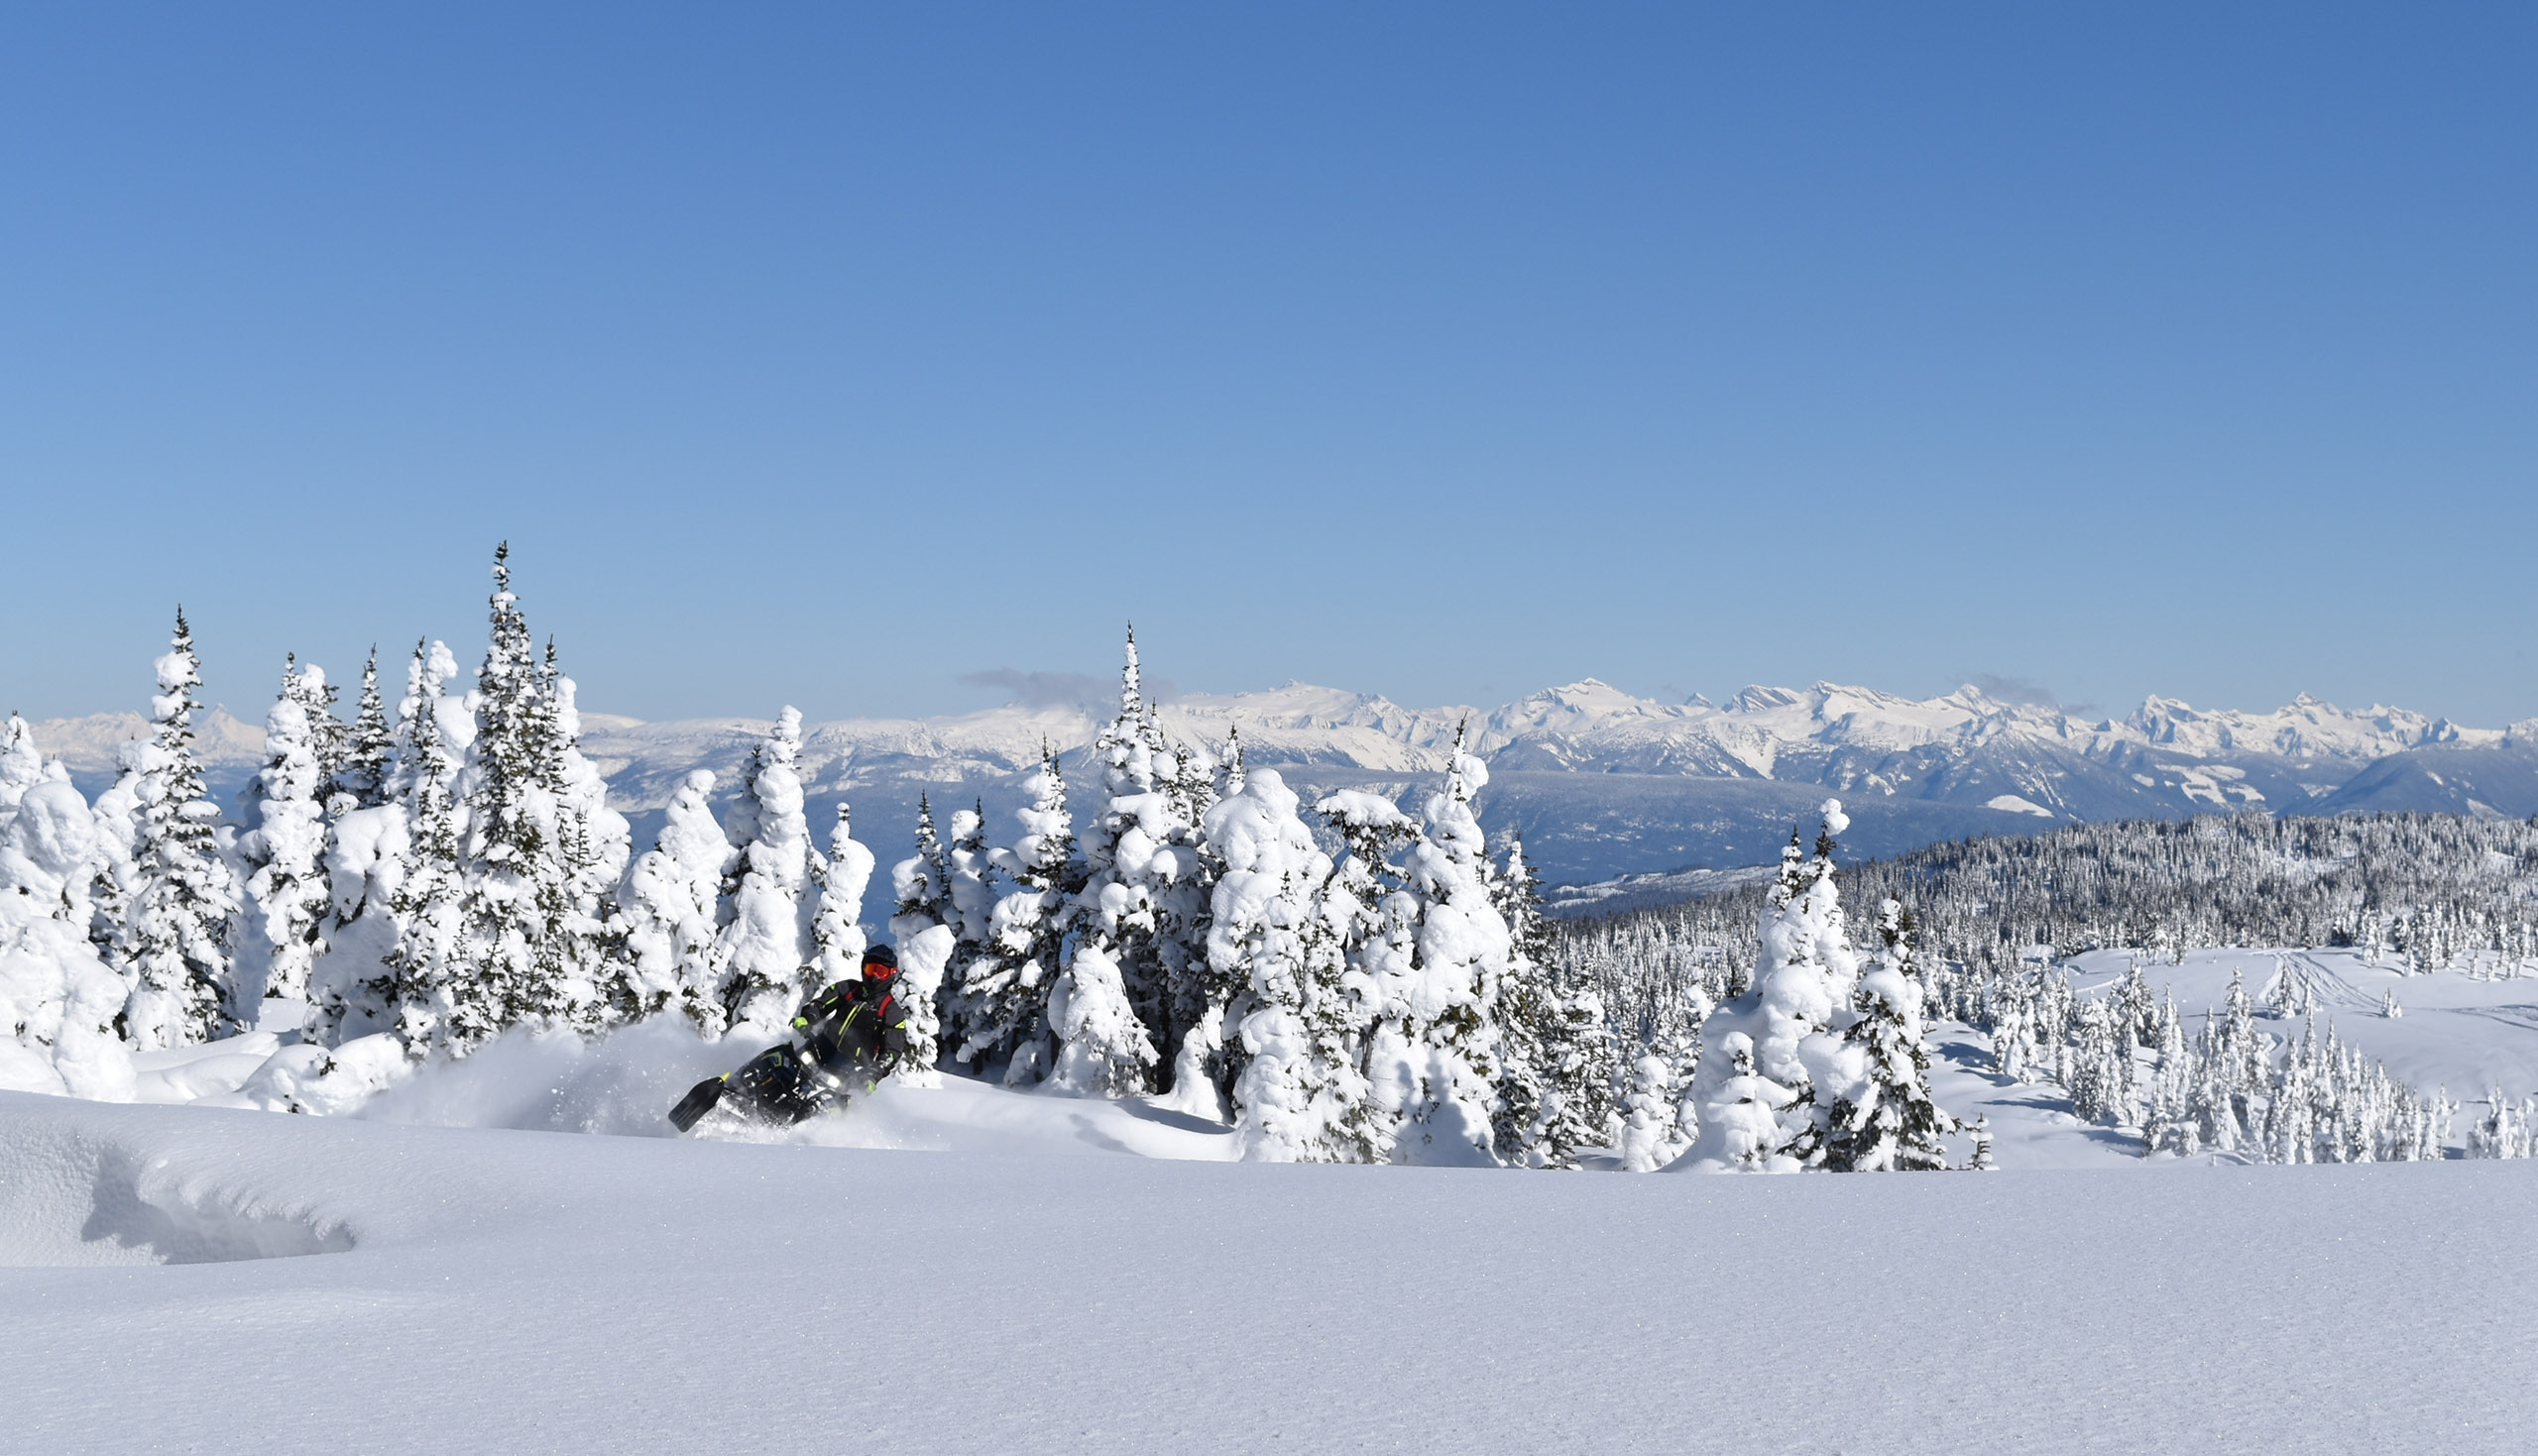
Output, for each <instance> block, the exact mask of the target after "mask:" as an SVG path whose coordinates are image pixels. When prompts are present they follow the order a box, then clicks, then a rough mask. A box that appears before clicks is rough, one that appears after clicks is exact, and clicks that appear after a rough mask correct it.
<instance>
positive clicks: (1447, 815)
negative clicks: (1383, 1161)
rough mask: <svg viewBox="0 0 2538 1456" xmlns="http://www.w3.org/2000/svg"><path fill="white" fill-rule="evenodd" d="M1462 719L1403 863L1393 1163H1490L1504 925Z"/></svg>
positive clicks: (1477, 766) (1476, 764) (1481, 780)
mask: <svg viewBox="0 0 2538 1456" xmlns="http://www.w3.org/2000/svg"><path fill="white" fill-rule="evenodd" d="M1468 727H1469V726H1468V725H1465V726H1464V727H1463V728H1457V729H1456V731H1455V733H1454V744H1453V748H1452V750H1451V753H1450V755H1449V756H1448V759H1447V766H1446V771H1445V782H1444V784H1443V786H1442V788H1440V789H1439V790H1437V791H1436V792H1435V793H1432V794H1430V795H1428V796H1427V799H1426V801H1425V804H1424V806H1423V813H1422V816H1421V822H1420V825H1419V833H1418V835H1417V836H1416V838H1414V839H1413V840H1412V841H1411V844H1410V848H1409V856H1408V859H1407V862H1406V863H1405V865H1404V870H1405V879H1406V889H1407V891H1408V893H1409V894H1410V895H1411V896H1415V899H1416V908H1415V911H1414V912H1413V913H1415V915H1416V917H1417V928H1416V930H1415V932H1414V936H1415V940H1414V946H1415V953H1414V956H1413V959H1412V975H1411V979H1410V981H1409V982H1408V984H1407V985H1406V986H1405V987H1404V990H1405V991H1406V995H1405V997H1404V1000H1403V1002H1402V1004H1401V1005H1400V1007H1399V1008H1398V1011H1397V1013H1396V1015H1395V1016H1394V1017H1393V1018H1392V1019H1391V1020H1390V1021H1389V1023H1388V1029H1390V1030H1393V1031H1395V1032H1396V1033H1397V1034H1398V1036H1399V1037H1400V1040H1401V1043H1402V1050H1403V1053H1404V1054H1405V1055H1403V1056H1402V1057H1401V1059H1400V1060H1399V1061H1398V1062H1397V1063H1396V1064H1395V1069H1394V1072H1393V1077H1394V1079H1395V1081H1396V1084H1397V1085H1398V1086H1400V1088H1401V1089H1402V1093H1403V1103H1402V1120H1403V1126H1402V1129H1401V1131H1400V1133H1399V1135H1398V1138H1397V1141H1396V1142H1395V1144H1394V1147H1393V1157H1394V1158H1395V1160H1396V1161H1404V1162H1416V1163H1490V1162H1495V1161H1496V1159H1495V1156H1494V1154H1493V1153H1492V1151H1491V1148H1492V1144H1493V1142H1494V1141H1495V1136H1496V1129H1495V1128H1494V1126H1493V1121H1492V1108H1493V1104H1494V1103H1495V1101H1496V1098H1497V1089H1496V1086H1495V1083H1496V1080H1497V1075H1498V1055H1499V1035H1498V1025H1497V1010H1498V1001H1499V994H1500V990H1501V988H1502V986H1503V984H1504V980H1505V977H1506V974H1507V956H1508V934H1507V922H1506V921H1505V920H1503V919H1501V918H1500V916H1499V912H1498V907H1497V906H1496V905H1495V904H1494V903H1493V902H1492V896H1491V893H1490V865H1489V855H1488V847H1487V841H1486V840H1484V839H1483V838H1482V836H1481V832H1480V821H1479V817H1478V816H1477V815H1476V814H1475V813H1474V811H1473V809H1472V799H1473V796H1474V795H1476V794H1477V793H1478V792H1479V791H1480V790H1481V789H1482V788H1484V787H1486V786H1487V785H1488V783H1489V770H1488V768H1487V767H1485V766H1484V765H1483V764H1482V763H1481V761H1480V759H1479V758H1478V757H1477V756H1475V755H1473V754H1472V753H1470V752H1468V751H1467V739H1466V733H1467V731H1468ZM1378 1085H1381V1079H1378Z"/></svg>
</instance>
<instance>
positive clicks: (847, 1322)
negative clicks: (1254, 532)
mask: <svg viewBox="0 0 2538 1456" xmlns="http://www.w3.org/2000/svg"><path fill="white" fill-rule="evenodd" d="M931 1095H935V1094H930V1093H922V1092H919V1093H908V1094H905V1096H904V1097H903V1098H902V1099H900V1100H902V1101H905V1102H911V1103H913V1102H920V1101H922V1100H923V1099H925V1098H926V1097H928V1096H931ZM956 1095H957V1094H956ZM990 1095H994V1096H1003V1095H1005V1094H990ZM1012 1100H1016V1101H1025V1100H1027V1101H1036V1102H1040V1103H1044V1104H1054V1105H1055V1106H1056V1109H1057V1110H1058V1111H1061V1112H1067V1113H1069V1114H1070V1115H1082V1116H1084V1117H1085V1118H1086V1119H1087V1125H1088V1126H1095V1127H1098V1126H1102V1125H1104V1124H1111V1123H1115V1122H1117V1121H1135V1120H1136V1119H1133V1118H1129V1117H1127V1116H1126V1115H1125V1114H1121V1113H1118V1111H1117V1109H1114V1108H1108V1107H1097V1106H1096V1107H1090V1108H1088V1107H1086V1106H1085V1105H1084V1104H1077V1106H1076V1107H1075V1108H1072V1109H1069V1108H1067V1107H1065V1106H1064V1104H1060V1103H1058V1102H1057V1099H1049V1098H1035V1099H1022V1098H1014V1099H1012ZM1100 1143H1101V1140H1100V1139H1099V1138H1091V1139H1082V1140H1076V1141H1074V1142H1072V1144H1071V1146H1072V1147H1074V1148H1075V1149H1076V1150H1078V1151H1082V1152H1086V1153H1088V1154H1096V1155H1097V1154H1098V1153H1099V1151H1100ZM1016 1146H1017V1147H1018V1146H1019V1144H1017V1145H1016ZM2534 1199H2538V1167H2533V1166H2531V1165H2527V1164H2520V1163H2484V1164H2466V1163H2449V1164H2438V1165H2431V1164H2418V1165H2381V1166H2370V1167H2344V1168H2253V1169H2250V1168H2227V1167H2223V1168H2213V1167H2206V1166H2201V1165H2195V1166H2191V1167H2183V1168H2177V1169H2175V1170H2173V1171H2172V1172H2170V1173H2168V1174H2166V1175H2165V1176H2140V1175H2137V1174H2136V1175H2133V1176H2125V1175H2121V1174H2093V1173H2078V1172H2023V1173H2022V1172H2016V1171H2013V1172H2006V1173H2002V1174H1998V1175H1993V1176H1946V1175H1928V1176H1891V1177H1874V1176H1870V1177H1851V1178H1839V1177H1794V1178H1714V1177H1711V1178H1705V1177H1615V1176H1591V1175H1577V1176H1559V1175H1539V1176H1527V1175H1519V1174H1502V1173H1487V1172H1461V1171H1453V1170H1416V1169H1362V1168H1330V1167H1295V1166H1283V1167H1281V1166H1263V1165H1249V1164H1233V1165H1225V1164H1211V1163H1206V1162H1193V1161H1168V1160H1157V1159H1143V1158H1135V1157H1127V1156H1083V1157H1066V1156H1052V1155H1051V1154H1049V1153H1047V1152H1031V1153H1025V1152H1019V1151H1007V1152H1002V1153H989V1152H982V1151H971V1152H961V1153H951V1154H941V1155H927V1154H918V1153H906V1152H889V1151H879V1150H872V1149H861V1148H822V1147H804V1146H750V1145H738V1144H718V1143H706V1142H694V1141H673V1140H669V1139H658V1138H616V1137H578V1136H568V1135H558V1134H552V1133H527V1132H517V1131H507V1130H492V1129H457V1128H439V1127H416V1126H397V1125H391V1124H383V1123H379V1122H373V1121H367V1120H349V1119H325V1118H308V1117H287V1116H278V1115H269V1114H256V1113H246V1112H235V1111H221V1110H213V1109H205V1108H198V1107H184V1108H176V1107H150V1106H106V1105H100V1104H94V1103H83V1102H74V1101H69V1100H66V1099H56V1098H46V1097H38V1096H29V1095H24V1094H14V1093H12V1094H0V1260H5V1262H6V1263H7V1264H8V1265H10V1266H12V1267H10V1268H6V1269H0V1290H5V1293H0V1340H5V1341H6V1342H7V1346H8V1349H9V1350H10V1352H11V1357H10V1362H9V1376H8V1379H7V1382H6V1388H7V1391H8V1401H7V1410H8V1414H7V1421H8V1425H7V1429H8V1431H9V1439H8V1441H7V1442H6V1444H7V1445H8V1446H9V1447H10V1448H11V1449H14V1450H27V1451H48V1452H51V1451H61V1452H71V1451H136V1450H154V1451H250V1450H252V1451H259V1452H266V1451H275V1452H286V1451H329V1452H332V1451H347V1450H389V1451H421V1450H435V1451H437V1450H452V1449H457V1450H506V1451H566V1450H572V1451H583V1450H645V1451H697V1450H717V1449H764V1448H768V1447H770V1446H774V1447H781V1448H785V1449H807V1450H870V1451H879V1450H890V1451H947V1452H949V1451H998V1450H1058V1451H1162V1450H1201V1449H1208V1450H1265V1449H1305V1450H1357V1449H1372V1450H1415V1451H1443V1450H1505V1451H1639V1450H1649V1451H1654V1450H1750V1449H1757V1448H1761V1449H1775V1450H1799V1451H1834V1450H1842V1451H1962V1450H1976V1451H2012V1450H2018V1451H2031V1450H2038V1449H2052V1450H2176V1449H2189V1448H2191V1449H2198V1450H2287V1449H2309V1450H2387V1449H2413V1450H2447V1451H2459V1450H2515V1449H2525V1448H2526V1434H2525V1433H2526V1428H2527V1424H2528V1422H2529V1421H2530V1420H2531V1419H2532V1418H2533V1417H2538V1391H2534V1390H2533V1388H2532V1387H2531V1385H2530V1384H2529V1382H2528V1381H2527V1380H2526V1379H2525V1378H2523V1376H2522V1374H2521V1370H2522V1368H2523V1366H2524V1364H2525V1361H2526V1360H2527V1358H2528V1355H2529V1353H2530V1344H2531V1334H2530V1323H2529V1320H2528V1316H2527V1311H2528V1309H2529V1308H2530V1307H2531V1302H2532V1299H2533V1297H2538V1288H2533V1285H2538V1274H2533V1273H2532V1271H2531V1268H2530V1265H2529V1263H2528V1261H2526V1260H2524V1259H2520V1258H2517V1257H2515V1256H2513V1255H2512V1254H2511V1253H2510V1251H2511V1250H2514V1249H2516V1248H2517V1247H2518V1245H2519V1242H2520V1240H2521V1237H2522V1235H2523V1233H2524V1231H2525V1229H2526V1227H2527V1222H2528V1209H2529V1208H2530V1206H2531V1204H2532V1202H2533V1200H2534ZM288 1256H304V1257H288Z"/></svg>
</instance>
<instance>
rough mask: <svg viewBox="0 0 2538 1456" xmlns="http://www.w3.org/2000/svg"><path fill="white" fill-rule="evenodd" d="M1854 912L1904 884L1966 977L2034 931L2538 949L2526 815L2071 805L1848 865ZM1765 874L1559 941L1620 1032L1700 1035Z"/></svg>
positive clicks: (1902, 890) (2079, 941) (2173, 945)
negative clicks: (2038, 827) (2278, 815)
mask: <svg viewBox="0 0 2538 1456" xmlns="http://www.w3.org/2000/svg"><path fill="white" fill-rule="evenodd" d="M1841 880H1842V899H1843V902H1844V904H1845V905H1846V906H1847V907H1849V913H1850V916H1851V918H1852V919H1853V921H1854V922H1855V923H1858V924H1866V923H1867V922H1868V921H1871V920H1873V919H1874V918H1875V915H1876V907H1877V905H1878V903H1879V901H1880V900H1882V899H1884V898H1886V897H1888V896H1892V897H1894V898H1896V899H1898V900H1900V901H1902V902H1903V905H1904V906H1905V907H1906V908H1907V909H1908V910H1909V911H1910V912H1911V914H1912V916H1913V918H1914V919H1915V921H1916V922H1917V923H1918V925H1919V932H1920V933H1919V940H1920V945H1921V946H1922V948H1923V949H1924V951H1925V952H1927V953H1929V954H1932V955H1935V956H1940V957H1945V958H1947V959H1950V960H1955V961H1959V962H1962V964H1963V970H1964V975H1965V976H1966V977H1967V979H1968V980H1969V981H1970V982H1972V983H1974V984H1977V985H1980V984H1984V983H1988V982H1992V981H1995V980H1997V979H1999V978H2001V977H2002V976H2003V975H2004V974H2005V973H2007V972H2009V971H2012V970H2015V969H2016V968H2017V967H2018V964H2019V960H2020V958H2021V956H2022V954H2023V953H2024V952H2026V951H2027V950H2028V948H2033V947H2044V948H2049V950H2050V951H2051V952H2052V954H2053V956H2054V957H2055V958H2057V959H2058V958H2061V957H2064V956H2068V955H2072V954H2076V953H2078V952H2083V951H2090V950H2097V949H2102V948H2108V947H2125V948H2131V949H2136V950H2142V951H2147V952H2153V954H2155V955H2159V956H2173V955H2175V954H2177V953H2179V952H2184V951H2188V950H2195V949H2201V948H2207V947H2260V946H2310V947H2321V946H2356V945H2359V946H2368V947H2370V948H2372V949H2374V950H2376V951H2378V952H2382V953H2385V954H2395V955H2402V956H2405V957H2407V958H2408V959H2409V960H2410V961H2411V962H2412V963H2414V964H2415V965H2416V966H2418V967H2421V968H2435V967H2439V966H2442V965H2446V964H2449V963H2451V962H2452V961H2453V960H2454V959H2455V958H2457V957H2458V956H2461V955H2464V954H2468V953H2472V952H2480V951H2486V952H2498V953H2500V954H2503V955H2506V956H2510V957H2512V958H2515V959H2517V958H2522V957H2527V956H2530V955H2532V954H2538V827H2533V826H2532V825H2531V824H2528V823H2524V822H2522V821H2519V820H2475V819H2467V818H2463V817H2459V816H2455V815H2439V814H2380V815H2366V816H2350V817H2343V818H2335V819H2265V818H2261V817H2257V816H2252V815H2250V816H2237V817H2224V816H2206V817H2202V818H2197V819H2191V820H2185V821H2181V822H2180V821H2169V820H2136V821H2130V822H2125V823H2119V824H2091V825H2074V826H2072V827H2071V828H2068V829H2064V830H2060V831H2057V832H2055V833H2052V834H2049V835H2042V836H2038V837H2035V838H2031V839H2029V838H2016V839H2009V838H1991V839H1978V840H1963V841H1960V842H1957V843H1949V844H1937V845H1933V846H1931V847H1929V848H1926V849H1920V850H1915V851H1914V852H1912V853H1909V854H1904V855H1902V856H1900V857H1898V858H1895V859H1889V860H1883V861H1879V862H1876V863H1870V864H1860V865H1851V866H1845V867H1844V868H1843V870H1842V874H1841ZM1767 890H1768V884H1753V885H1748V886H1744V887H1741V888H1737V889H1732V890H1727V891H1723V892H1720V893H1717V894H1713V895H1706V896H1702V897H1699V898H1696V899H1692V900H1688V901H1685V902H1683V903H1680V904H1675V905H1668V906H1658V907H1651V908H1646V909H1639V910H1631V911H1625V912H1622V913H1619V914H1615V915H1610V916H1603V917H1596V918H1590V919H1582V920H1572V921H1563V922H1558V923H1557V924H1556V925H1555V927H1554V934H1555V936H1556V938H1557V952H1556V954H1557V961H1558V963H1559V964H1561V965H1562V966H1563V967H1564V968H1566V969H1567V971H1568V972H1569V973H1570V974H1571V975H1573V976H1584V977H1587V978H1589V979H1591V980H1592V982H1593V983H1594V984H1595V985H1596V986H1598V987H1599V988H1600V989H1601V991H1602V994H1603V998H1604V1004H1605V1005H1606V1007H1607V1008H1608V1009H1609V1011H1610V1014H1611V1015H1612V1017H1613V1019H1614V1021H1615V1023H1616V1024H1617V1026H1618V1027H1619V1028H1620V1030H1621V1031H1622V1033H1623V1034H1624V1036H1625V1037H1627V1036H1628V1035H1630V1034H1631V1033H1632V1032H1633V1031H1636V1032H1637V1034H1638V1035H1639V1037H1640V1038H1641V1039H1642V1040H1644V1041H1646V1042H1648V1043H1650V1044H1651V1045H1658V1044H1662V1043H1666V1042H1668V1041H1670V1040H1675V1039H1688V1038H1689V1037H1691V1036H1693V1035H1696V1034H1697V1031H1698V1028H1699V1025H1700V1021H1701V1018H1702V1016H1703V1014H1704V1013H1705V1011H1706V1008H1707V1007H1709V1006H1711V1005H1714V1004H1716V1003H1717V1002H1718V1001H1719V1000H1721V999H1723V998H1724V997H1725V996H1727V995H1729V994H1732V993H1733V992H1735V991H1738V990H1741V989H1742V988H1743V986H1744V983H1745V980H1746V978H1747V977H1750V976H1751V975H1752V974H1753V969H1754V964H1755V958H1756V956H1757V954H1758V953H1759V952H1760V946H1759V944H1758V941H1757V927H1758V926H1759V925H1760V923H1761V916H1762V910H1763V902H1764V895H1765V894H1766V892H1767Z"/></svg>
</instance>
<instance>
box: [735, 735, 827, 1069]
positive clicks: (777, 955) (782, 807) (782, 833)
mask: <svg viewBox="0 0 2538 1456" xmlns="http://www.w3.org/2000/svg"><path fill="white" fill-rule="evenodd" d="M801 747H802V715H801V714H800V713H799V712H797V711H795V710H794V709H793V708H791V707H789V706H788V707H787V708H786V709H785V710H784V712H783V713H782V714H781V715H779V716H778V717H777V718H776V721H775V727H774V728H773V729H772V730H770V731H769V732H768V733H767V735H766V737H765V738H764V739H763V740H761V741H760V742H759V743H758V746H757V752H756V753H755V754H754V755H753V756H752V757H751V758H750V776H749V781H748V783H747V784H745V785H744V786H743V789H742V794H741V799H740V802H739V803H738V804H737V805H735V806H734V808H733V811H732V839H733V840H734V841H735V842H736V843H738V844H740V845H741V846H742V848H741V858H740V860H739V861H738V862H737V863H736V865H735V872H736V875H737V878H736V880H735V881H734V882H733V883H732V885H731V886H730V889H731V895H732V922H731V925H730V927H729V928H728V930H727V931H726V933H725V945H726V946H727V947H728V948H729V952H730V958H729V961H728V964H727V966H726V969H725V971H724V981H723V992H722V996H723V1005H724V1007H725V1009H726V1011H727V1012H728V1013H729V1016H730V1020H731V1025H733V1026H735V1027H741V1026H748V1027H751V1028H754V1029H756V1030H759V1031H762V1032H767V1033H772V1032H774V1031H776V1030H779V1029H781V1028H782V1027H783V1025H784V1023H785V1022H786V1021H787V1020H788V1019H790V1018H791V1016H792V1015H793V1008H794V1007H796V1006H798V1005H800V1004H801V1002H802V999H803V997H804V996H805V995H806V994H808V993H809V992H811V991H815V990H817V989H818V987H816V986H808V985H805V984H804V979H805V976H804V971H805V968H806V967H808V966H809V965H811V963H812V951H813V946H812V938H811V920H812V917H813V916H814V915H815V914H816V913H817V910H818V905H817V902H816V901H815V899H814V898H813V891H814V888H815V887H816V885H817V884H818V882H819V877H820V875H821V874H822V873H823V872H825V870H826V868H827V861H826V860H825V859H823V858H822V857H821V855H820V852H819V851H818V850H817V849H814V848H812V847H811V828H810V824H809V822H808V821H807V820H805V819H804V818H803V815H802V778H801V774H800V772H799V771H798V770H797V768H796V767H795V760H796V758H797V757H798V755H799V754H800V752H801Z"/></svg>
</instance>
